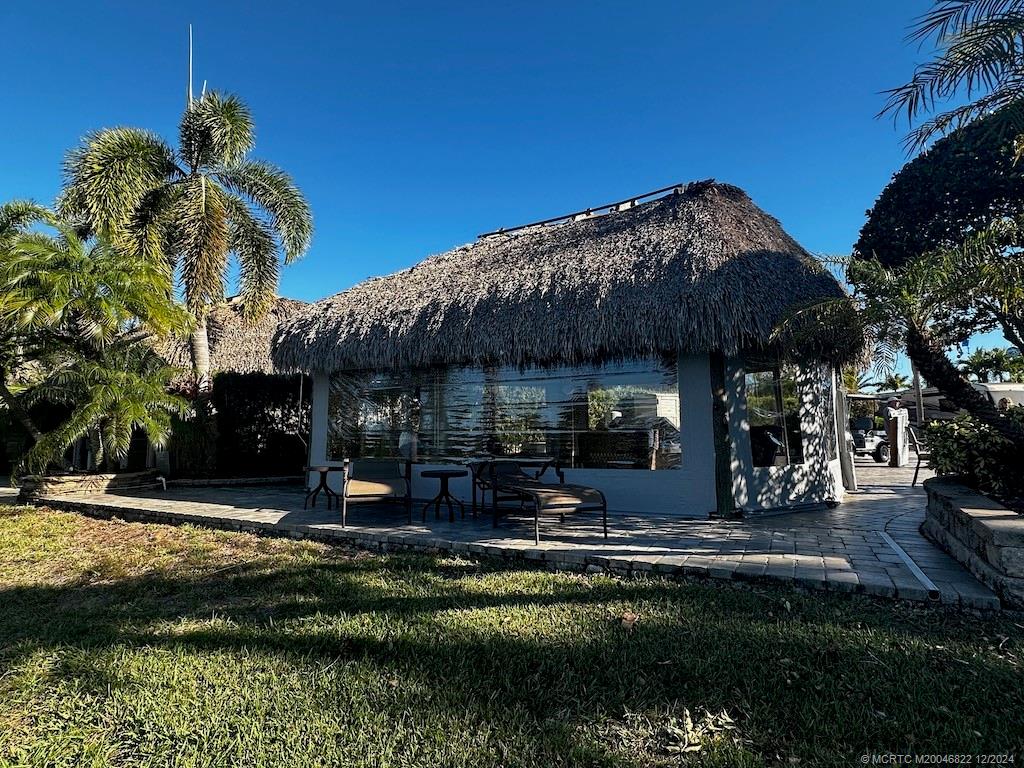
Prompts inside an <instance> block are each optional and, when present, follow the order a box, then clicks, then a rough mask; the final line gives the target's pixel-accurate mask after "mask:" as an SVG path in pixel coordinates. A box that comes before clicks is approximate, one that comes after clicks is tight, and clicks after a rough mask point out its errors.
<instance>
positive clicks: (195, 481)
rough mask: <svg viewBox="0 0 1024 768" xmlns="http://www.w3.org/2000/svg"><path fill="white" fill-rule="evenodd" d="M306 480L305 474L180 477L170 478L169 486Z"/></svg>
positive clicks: (292, 483) (231, 484)
mask: <svg viewBox="0 0 1024 768" xmlns="http://www.w3.org/2000/svg"><path fill="white" fill-rule="evenodd" d="M303 480H305V476H304V475H281V476H279V477H219V478H205V477H199V478H188V477H186V478H180V479H177V480H168V481H167V487H168V488H206V487H210V486H217V487H221V486H223V487H229V486H235V485H297V484H300V483H302V482H303Z"/></svg>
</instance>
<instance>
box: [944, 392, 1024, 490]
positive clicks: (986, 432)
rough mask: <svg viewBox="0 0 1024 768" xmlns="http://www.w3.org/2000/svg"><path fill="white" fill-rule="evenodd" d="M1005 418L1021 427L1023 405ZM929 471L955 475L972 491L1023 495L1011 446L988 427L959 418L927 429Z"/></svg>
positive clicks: (1023, 475)
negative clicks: (974, 489) (975, 489)
mask: <svg viewBox="0 0 1024 768" xmlns="http://www.w3.org/2000/svg"><path fill="white" fill-rule="evenodd" d="M1006 418H1008V419H1014V420H1016V421H1017V422H1018V423H1020V424H1024V406H1017V407H1016V408H1013V409H1011V410H1010V411H1009V412H1008V413H1007V414H1006ZM927 435H928V445H929V448H930V449H931V461H930V464H931V466H932V468H934V469H935V471H936V472H938V473H939V474H940V475H959V476H960V477H962V478H963V479H964V481H965V482H966V483H967V484H968V485H970V486H971V487H972V488H977V489H978V490H979V491H982V492H983V493H989V494H992V495H993V496H998V497H1000V498H1004V499H1008V498H1019V497H1021V496H1024V473H1022V471H1021V470H1022V467H1021V464H1022V460H1021V456H1020V455H1019V452H1018V451H1016V450H1015V449H1014V445H1013V443H1011V442H1010V441H1009V440H1007V439H1006V438H1004V437H1002V436H1000V435H998V434H997V433H996V432H995V430H993V429H992V427H991V426H989V425H987V424H983V423H981V422H979V421H976V420H974V419H972V418H971V417H970V416H967V415H961V416H958V417H957V418H955V419H953V420H952V421H944V422H933V423H932V424H930V425H929V426H928V429H927Z"/></svg>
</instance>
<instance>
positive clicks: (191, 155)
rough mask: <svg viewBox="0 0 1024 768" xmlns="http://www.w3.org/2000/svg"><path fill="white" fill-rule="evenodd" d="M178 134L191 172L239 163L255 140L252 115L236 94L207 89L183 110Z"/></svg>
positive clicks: (183, 154)
mask: <svg viewBox="0 0 1024 768" xmlns="http://www.w3.org/2000/svg"><path fill="white" fill-rule="evenodd" d="M179 137H180V142H181V153H182V156H183V158H184V159H185V162H186V163H188V165H189V167H190V168H191V170H192V171H193V172H194V173H195V172H198V171H200V170H201V169H204V168H209V167H212V166H218V165H231V164H234V163H238V162H240V161H241V160H242V159H243V158H244V157H245V156H246V154H248V153H249V151H250V150H251V149H252V147H253V144H254V143H255V136H254V127H253V121H252V115H251V114H250V113H249V109H248V107H246V106H245V104H243V103H242V101H241V100H240V99H238V98H237V97H235V96H231V95H226V96H222V95H220V94H218V93H215V92H211V93H206V94H203V96H202V97H200V98H199V99H196V100H195V101H193V102H192V104H191V105H190V106H189V107H188V109H186V110H185V114H184V115H183V116H182V119H181V125H180V127H179Z"/></svg>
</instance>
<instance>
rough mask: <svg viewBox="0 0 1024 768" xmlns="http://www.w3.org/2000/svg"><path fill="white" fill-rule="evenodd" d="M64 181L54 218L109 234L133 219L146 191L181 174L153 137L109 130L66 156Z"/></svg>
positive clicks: (171, 154)
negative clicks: (86, 225) (57, 217)
mask: <svg viewBox="0 0 1024 768" xmlns="http://www.w3.org/2000/svg"><path fill="white" fill-rule="evenodd" d="M64 176H65V194H64V195H63V196H62V197H61V199H60V201H59V203H58V213H59V214H60V215H61V216H62V217H64V218H67V219H70V220H80V221H87V222H89V223H90V224H91V225H92V226H93V227H94V228H96V229H97V230H99V231H104V232H108V233H109V232H112V231H116V230H117V229H118V228H119V227H121V226H123V225H124V223H125V222H127V221H129V220H131V218H132V216H133V215H134V214H135V212H136V210H137V209H138V207H139V204H140V202H141V201H142V200H143V198H144V196H145V195H146V194H147V193H148V192H149V191H150V190H152V189H154V188H155V187H158V186H161V185H163V184H165V183H166V182H167V181H168V180H169V179H175V178H180V177H181V176H182V173H181V170H180V169H179V168H178V167H177V165H176V163H175V161H174V152H173V151H172V150H171V148H170V147H168V146H167V145H166V144H165V143H164V142H163V141H162V140H161V139H160V138H159V137H158V136H157V135H156V134H153V133H150V132H148V131H142V130H138V129H136V128H112V129H108V130H104V131H99V132H97V133H93V134H90V135H89V136H87V137H86V138H85V140H84V142H83V143H82V145H81V146H80V147H78V148H77V149H74V150H72V151H71V152H69V153H68V155H67V157H66V159H65V161H64Z"/></svg>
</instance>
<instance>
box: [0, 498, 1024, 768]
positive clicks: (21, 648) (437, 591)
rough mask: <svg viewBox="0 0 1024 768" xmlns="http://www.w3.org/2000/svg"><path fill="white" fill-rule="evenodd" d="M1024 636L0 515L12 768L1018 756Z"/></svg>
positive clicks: (787, 603) (772, 597) (989, 623)
mask: <svg viewBox="0 0 1024 768" xmlns="http://www.w3.org/2000/svg"><path fill="white" fill-rule="evenodd" d="M630 614H634V615H635V616H637V617H638V618H637V619H636V620H635V622H631V621H630V619H631V616H630ZM624 615H625V616H626V620H625V621H624V620H623V616H624ZM1020 622H1021V620H1020V619H1019V617H1018V618H1015V617H1012V616H1006V617H1002V618H997V619H992V618H977V617H971V616H967V615H958V614H951V613H945V612H942V611H938V610H928V609H924V608H912V607H908V606H902V605H895V604H889V603H880V602H872V601H869V600H867V599H859V598H848V597H847V598H844V597H842V596H831V595H825V594H814V595H801V594H798V593H796V592H793V591H791V590H786V589H781V588H780V589H774V588H753V589H752V588H745V589H742V588H739V587H732V586H724V585H710V584H703V583H693V582H687V583H680V582H671V581H663V580H656V579H646V580H621V579H616V578H610V577H606V576H600V575H598V576H584V575H572V574H557V573H550V572H547V571H543V570H529V569H526V570H524V569H508V568H505V567H502V566H501V565H500V564H490V563H486V562H473V561H469V560H462V559H457V558H453V557H446V556H435V557H430V556H413V555H392V556H377V555H370V554H365V553H363V554H360V553H355V552H352V551H348V550H344V549H340V548H332V547H327V546H324V545H319V544H314V543H309V542H292V541H286V540H280V539H267V538H256V537H253V536H249V535H246V534H233V533H226V532H220V531H208V530H202V529H197V528H191V527H180V528H171V527H163V526H156V525H142V524H127V523H122V522H117V521H113V522H107V521H98V520H92V519H88V518H84V517H79V516H75V515H71V514H66V513H58V512H53V511H49V510H38V509H30V508H0V765H40V766H42V765H46V766H104V765H117V766H128V765H131V766H136V765H141V766H158V765H159V766H165V765H173V766H213V765H246V766H286V765H344V766H360V765H367V766H391V765H395V766H403V765H417V766H533V765H536V766H560V765H599V766H641V765H679V764H684V765H689V764H693V765H721V766H737V767H742V766H746V765H763V764H773V763H779V764H783V765H794V764H798V765H802V766H806V765H836V764H842V765H849V764H859V763H858V758H859V756H860V755H861V754H863V753H865V752H880V751H889V750H894V751H903V750H912V751H917V752H928V753H943V752H958V753H981V752H985V753H991V752H1007V751H1009V752H1015V753H1020V751H1021V750H1022V748H1024V676H1022V669H1021V646H1022V640H1024V627H1022V625H1021V623H1020ZM1017 759H1018V760H1020V759H1024V755H1020V754H1018V757H1017Z"/></svg>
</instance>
